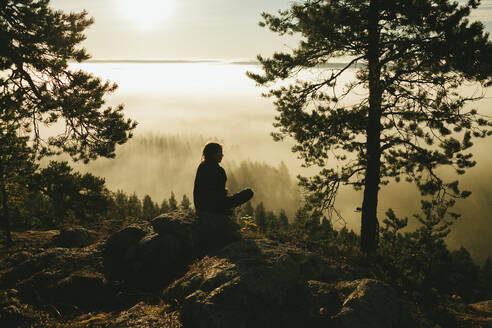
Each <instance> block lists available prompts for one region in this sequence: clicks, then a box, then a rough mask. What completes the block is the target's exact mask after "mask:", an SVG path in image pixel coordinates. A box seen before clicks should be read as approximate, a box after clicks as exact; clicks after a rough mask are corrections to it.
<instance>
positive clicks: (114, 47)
mask: <svg viewBox="0 0 492 328" xmlns="http://www.w3.org/2000/svg"><path fill="white" fill-rule="evenodd" d="M289 3H291V1H290V0H268V1H265V0H248V1H239V0H138V1H136V0H52V1H51V5H52V7H54V8H57V9H62V10H64V11H66V12H69V11H76V12H78V11H81V10H82V9H86V10H87V11H88V13H89V16H91V17H93V18H94V19H95V23H94V24H93V25H92V26H91V27H90V28H89V30H88V31H87V33H86V34H87V40H86V41H85V43H84V46H85V47H86V48H87V49H88V51H89V53H90V54H91V55H92V56H93V58H94V59H168V58H171V59H254V58H255V57H256V55H257V54H258V53H259V52H261V53H265V54H267V55H268V54H271V53H273V51H274V50H288V48H286V46H285V42H286V40H281V39H280V38H279V37H278V36H277V35H275V34H274V33H273V32H270V31H269V30H268V29H266V28H262V27H260V26H258V22H259V21H260V20H261V13H262V12H263V11H267V12H272V13H273V12H276V11H277V10H278V9H282V8H283V9H286V8H288V7H289Z"/></svg>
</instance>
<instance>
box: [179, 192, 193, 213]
mask: <svg viewBox="0 0 492 328" xmlns="http://www.w3.org/2000/svg"><path fill="white" fill-rule="evenodd" d="M190 206H191V202H190V199H189V198H188V196H186V194H184V195H183V199H181V204H180V205H179V207H180V208H181V209H183V210H189V209H190Z"/></svg>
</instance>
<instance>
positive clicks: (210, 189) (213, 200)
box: [193, 142, 254, 214]
mask: <svg viewBox="0 0 492 328" xmlns="http://www.w3.org/2000/svg"><path fill="white" fill-rule="evenodd" d="M223 157H224V153H223V150H222V145H221V144H218V143H216V142H208V143H207V144H206V145H205V147H204V148H203V152H202V160H201V163H200V165H198V169H197V171H196V176H195V184H194V188H193V202H194V204H195V210H196V212H197V213H198V214H200V213H201V212H209V213H217V214H232V209H233V208H234V207H237V206H240V205H242V204H244V203H246V202H247V201H249V200H250V199H251V198H253V195H254V193H253V190H251V189H250V188H247V189H244V190H242V191H240V192H238V193H237V194H234V195H232V196H228V195H227V189H226V188H225V186H226V182H227V175H226V172H225V170H224V169H223V168H222V166H220V164H219V163H220V162H221V161H222V158H223Z"/></svg>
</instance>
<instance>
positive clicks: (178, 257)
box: [104, 211, 240, 289]
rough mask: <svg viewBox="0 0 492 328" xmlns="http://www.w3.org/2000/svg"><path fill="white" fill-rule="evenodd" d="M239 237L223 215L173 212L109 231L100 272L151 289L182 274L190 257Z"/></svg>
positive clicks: (236, 229) (111, 278)
mask: <svg viewBox="0 0 492 328" xmlns="http://www.w3.org/2000/svg"><path fill="white" fill-rule="evenodd" d="M239 238H240V234H239V233H238V227H237V225H235V224H234V223H233V222H232V221H231V220H230V219H229V218H227V217H220V216H209V217H207V216H201V217H197V216H196V215H195V214H194V213H192V212H191V211H175V212H171V213H167V214H163V215H161V216H158V217H156V218H155V219H153V220H152V222H151V223H149V224H138V225H131V226H129V227H127V228H125V229H122V230H121V231H119V232H117V233H115V234H113V235H112V236H111V237H110V238H109V239H108V241H107V242H106V248H105V252H104V271H105V274H106V277H107V278H108V279H110V280H113V281H124V282H127V283H130V284H132V285H138V286H139V287H148V288H152V289H155V288H156V287H158V286H164V285H166V284H168V283H169V282H171V281H172V280H174V279H175V278H177V277H178V276H179V275H180V274H182V273H184V272H185V270H186V267H187V266H188V265H189V264H190V263H191V262H192V259H193V258H196V257H201V256H203V255H204V254H206V253H208V252H212V251H214V250H217V249H220V248H221V247H223V246H225V245H227V244H229V243H231V242H232V241H235V240H238V239H239Z"/></svg>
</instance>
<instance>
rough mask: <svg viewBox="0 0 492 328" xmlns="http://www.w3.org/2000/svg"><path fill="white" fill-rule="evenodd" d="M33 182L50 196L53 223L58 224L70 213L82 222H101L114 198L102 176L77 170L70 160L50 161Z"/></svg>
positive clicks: (35, 175)
mask: <svg viewBox="0 0 492 328" xmlns="http://www.w3.org/2000/svg"><path fill="white" fill-rule="evenodd" d="M31 184H32V185H33V188H35V189H36V190H38V191H40V192H41V193H42V194H44V195H45V196H47V197H48V198H49V200H50V201H49V203H48V204H49V206H50V207H51V209H52V213H51V214H52V215H51V217H50V218H49V219H50V220H51V221H50V222H44V224H45V226H50V227H55V226H57V225H59V224H60V223H62V222H63V221H65V220H66V219H67V218H69V217H70V216H74V217H75V218H77V219H79V220H82V221H91V222H94V221H98V220H100V219H102V218H103V216H104V214H106V212H107V211H108V210H109V208H110V205H111V199H110V194H109V191H108V190H107V189H106V186H105V181H104V179H102V178H98V177H95V176H93V175H92V174H90V173H85V174H80V173H79V172H74V171H73V169H72V168H71V167H70V166H69V165H68V163H67V162H55V161H51V162H50V163H49V164H48V166H47V167H46V168H43V169H41V170H40V171H39V172H37V173H35V174H34V176H33V178H32V181H31Z"/></svg>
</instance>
